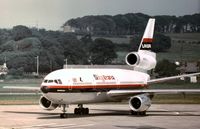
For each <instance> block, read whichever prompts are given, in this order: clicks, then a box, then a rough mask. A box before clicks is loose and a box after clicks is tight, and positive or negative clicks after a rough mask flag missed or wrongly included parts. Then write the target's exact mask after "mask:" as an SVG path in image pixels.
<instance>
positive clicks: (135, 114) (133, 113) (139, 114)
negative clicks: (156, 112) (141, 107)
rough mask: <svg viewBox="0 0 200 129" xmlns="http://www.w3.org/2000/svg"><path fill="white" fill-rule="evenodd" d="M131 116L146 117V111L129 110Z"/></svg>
mask: <svg viewBox="0 0 200 129" xmlns="http://www.w3.org/2000/svg"><path fill="white" fill-rule="evenodd" d="M131 115H134V116H146V111H142V112H135V111H133V110H131Z"/></svg>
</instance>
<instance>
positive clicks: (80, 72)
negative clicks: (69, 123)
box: [13, 18, 200, 118]
mask: <svg viewBox="0 0 200 129" xmlns="http://www.w3.org/2000/svg"><path fill="white" fill-rule="evenodd" d="M154 26H155V19H153V18H150V19H149V21H148V23H147V26H146V29H145V32H144V35H143V38H142V40H141V43H140V46H139V48H138V51H137V52H130V53H128V54H127V56H126V58H125V60H126V63H127V64H128V65H130V66H132V67H133V68H134V69H135V70H125V69H61V70H56V71H54V72H51V73H50V74H48V75H47V76H46V77H45V78H44V81H43V82H42V84H41V87H40V89H39V88H38V90H40V91H41V92H42V96H41V98H40V100H39V104H40V106H41V107H42V108H43V109H46V110H54V109H56V108H57V107H61V108H62V112H63V113H61V114H60V117H61V118H65V117H67V113H66V108H67V107H68V106H69V105H70V104H77V105H78V108H75V109H74V114H88V113H89V109H88V108H84V107H83V104H89V103H100V102H112V101H115V102H116V101H121V100H126V99H129V107H130V109H131V114H133V115H145V114H146V111H147V110H148V108H149V107H150V106H151V99H152V97H153V95H154V94H159V93H179V92H188V93H199V92H200V90H198V89H148V87H149V84H152V83H159V82H163V81H168V80H172V79H178V78H181V77H189V76H196V75H199V74H200V73H194V74H185V75H179V76H172V77H165V78H158V79H150V76H149V75H148V74H147V72H144V71H148V70H151V69H153V68H155V66H156V63H157V61H156V54H155V53H154V52H152V51H151V45H152V41H153V33H154ZM137 69H142V71H143V72H141V71H140V70H137ZM13 88H17V87H13Z"/></svg>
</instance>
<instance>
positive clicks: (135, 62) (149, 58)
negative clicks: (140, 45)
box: [125, 50, 156, 70]
mask: <svg viewBox="0 0 200 129" xmlns="http://www.w3.org/2000/svg"><path fill="white" fill-rule="evenodd" d="M125 60H126V63H127V64H128V65H129V66H133V67H137V68H141V69H144V70H151V69H153V68H155V66H156V55H155V53H154V52H151V51H145V50H140V51H139V52H130V53H128V54H127V55H126V58H125Z"/></svg>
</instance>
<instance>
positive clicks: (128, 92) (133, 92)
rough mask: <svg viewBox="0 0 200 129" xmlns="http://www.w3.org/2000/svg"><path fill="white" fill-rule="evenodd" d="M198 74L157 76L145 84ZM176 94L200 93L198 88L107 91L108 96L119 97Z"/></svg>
mask: <svg viewBox="0 0 200 129" xmlns="http://www.w3.org/2000/svg"><path fill="white" fill-rule="evenodd" d="M197 75H200V73H193V74H183V75H178V76H172V77H164V78H158V79H152V80H149V81H147V84H154V83H161V82H166V81H169V80H175V79H178V78H182V77H191V76H197ZM145 93H148V94H177V93H190V94H193V93H200V89H136V90H110V91H109V92H107V95H108V96H110V97H119V96H124V97H128V96H133V95H137V94H145Z"/></svg>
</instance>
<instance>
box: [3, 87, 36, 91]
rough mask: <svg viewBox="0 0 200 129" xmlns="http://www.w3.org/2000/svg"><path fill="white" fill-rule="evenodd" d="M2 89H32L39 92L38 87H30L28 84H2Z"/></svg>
mask: <svg viewBox="0 0 200 129" xmlns="http://www.w3.org/2000/svg"><path fill="white" fill-rule="evenodd" d="M3 88H4V89H14V90H24V91H34V92H40V87H30V86H21V87H20V86H4V87H3Z"/></svg>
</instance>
